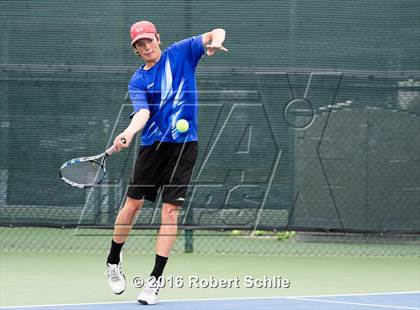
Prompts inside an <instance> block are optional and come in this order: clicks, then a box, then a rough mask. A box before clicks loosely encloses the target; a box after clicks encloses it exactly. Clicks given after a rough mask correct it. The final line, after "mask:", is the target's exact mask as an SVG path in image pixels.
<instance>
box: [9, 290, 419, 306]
mask: <svg viewBox="0 0 420 310" xmlns="http://www.w3.org/2000/svg"><path fill="white" fill-rule="evenodd" d="M404 294H420V291H410V292H392V293H390V292H388V293H361V294H336V295H305V296H267V297H234V298H228V297H221V298H201V299H165V300H160V302H184V301H212V300H253V299H298V298H311V297H318V298H319V297H321V298H322V297H348V296H372V295H404ZM319 301H324V300H319ZM134 302H135V301H134V300H133V301H108V302H87V303H76V304H50V305H34V306H7V307H3V306H2V307H1V309H11V308H40V307H62V306H87V305H109V304H131V303H134ZM368 305H369V304H368ZM388 307H391V306H388ZM401 309H415V310H419V309H420V308H401Z"/></svg>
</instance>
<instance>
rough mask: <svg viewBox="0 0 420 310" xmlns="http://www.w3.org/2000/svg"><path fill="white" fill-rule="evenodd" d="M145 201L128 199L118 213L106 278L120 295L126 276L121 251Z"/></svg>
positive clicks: (123, 289)
mask: <svg viewBox="0 0 420 310" xmlns="http://www.w3.org/2000/svg"><path fill="white" fill-rule="evenodd" d="M143 202H144V201H143V200H139V199H133V198H130V197H127V199H126V201H125V204H124V206H123V208H122V209H121V210H120V211H119V212H118V216H117V219H116V221H115V226H114V234H113V237H112V242H111V249H110V251H109V254H108V257H107V262H106V267H107V268H106V271H105V273H106V276H107V279H108V285H109V287H110V288H111V290H112V291H113V292H114V293H115V294H117V295H119V294H121V293H123V292H124V291H125V287H126V283H125V276H124V273H123V270H122V265H121V264H122V255H121V249H122V247H123V245H124V242H125V241H126V240H127V238H128V235H129V234H130V231H131V229H132V227H133V224H134V222H135V221H136V218H137V214H138V212H139V211H140V209H141V207H142V206H143Z"/></svg>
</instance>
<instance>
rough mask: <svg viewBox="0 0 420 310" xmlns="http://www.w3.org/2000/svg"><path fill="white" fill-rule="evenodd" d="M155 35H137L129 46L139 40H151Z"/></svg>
mask: <svg viewBox="0 0 420 310" xmlns="http://www.w3.org/2000/svg"><path fill="white" fill-rule="evenodd" d="M155 35H156V33H141V34H139V35H137V36H136V37H135V38H134V39H133V41H131V45H133V44H134V43H136V41H138V40H140V39H153V38H154V37H155Z"/></svg>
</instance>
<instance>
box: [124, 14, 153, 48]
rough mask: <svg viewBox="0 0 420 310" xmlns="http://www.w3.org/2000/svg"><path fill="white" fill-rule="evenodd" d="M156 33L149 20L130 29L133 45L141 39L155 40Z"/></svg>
mask: <svg viewBox="0 0 420 310" xmlns="http://www.w3.org/2000/svg"><path fill="white" fill-rule="evenodd" d="M156 33H157V31H156V27H155V25H153V24H152V23H151V22H149V21H147V20H142V21H140V22H137V23H135V24H133V25H132V26H131V29H130V36H131V45H133V44H134V43H135V42H136V41H137V40H139V39H143V38H148V39H153V38H154V37H155V36H156Z"/></svg>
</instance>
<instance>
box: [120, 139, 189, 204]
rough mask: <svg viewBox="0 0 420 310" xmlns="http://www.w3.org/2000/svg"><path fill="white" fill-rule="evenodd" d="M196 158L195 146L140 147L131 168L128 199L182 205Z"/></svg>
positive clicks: (166, 143)
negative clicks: (159, 194)
mask: <svg viewBox="0 0 420 310" xmlns="http://www.w3.org/2000/svg"><path fill="white" fill-rule="evenodd" d="M196 158H197V142H186V143H169V142H155V143H154V144H153V145H150V146H142V147H141V148H140V151H139V155H138V157H137V160H136V164H135V167H134V172H133V176H132V178H131V181H130V185H129V188H128V192H127V196H128V197H130V198H133V199H147V200H149V201H155V200H156V197H157V193H158V191H159V190H162V201H163V202H166V203H171V204H175V205H182V204H183V203H184V201H185V196H186V194H187V190H188V185H189V184H190V180H191V175H192V172H193V168H194V164H195V161H196Z"/></svg>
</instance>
